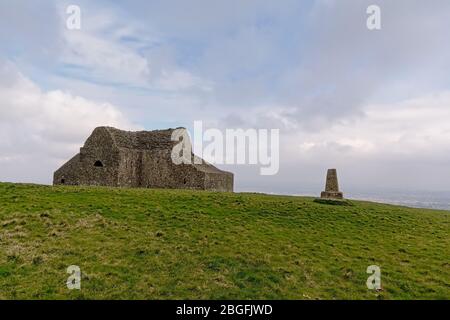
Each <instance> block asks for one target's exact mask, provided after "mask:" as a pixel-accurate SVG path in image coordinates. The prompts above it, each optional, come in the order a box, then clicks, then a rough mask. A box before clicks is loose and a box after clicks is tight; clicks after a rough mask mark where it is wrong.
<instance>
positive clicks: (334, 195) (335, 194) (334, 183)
mask: <svg viewBox="0 0 450 320" xmlns="http://www.w3.org/2000/svg"><path fill="white" fill-rule="evenodd" d="M320 197H321V198H323V199H343V198H344V194H343V193H342V192H340V191H339V184H338V178H337V173H336V169H328V172H327V182H326V185H325V191H322V193H321V194H320Z"/></svg>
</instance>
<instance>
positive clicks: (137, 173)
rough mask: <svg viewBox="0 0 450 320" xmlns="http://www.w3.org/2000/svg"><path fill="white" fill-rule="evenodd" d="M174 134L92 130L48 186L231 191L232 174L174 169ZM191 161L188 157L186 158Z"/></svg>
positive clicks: (197, 167)
mask: <svg viewBox="0 0 450 320" xmlns="http://www.w3.org/2000/svg"><path fill="white" fill-rule="evenodd" d="M174 130H176V129H167V130H155V131H139V132H128V131H122V130H119V129H115V128H111V127H98V128H96V129H95V130H94V131H93V133H92V134H91V136H90V137H89V138H88V139H87V141H86V142H85V144H84V146H83V147H82V148H80V153H79V154H77V155H76V156H74V157H73V158H72V159H71V160H69V161H68V162H67V163H66V164H64V165H63V166H62V167H61V168H60V169H58V170H57V171H56V172H55V173H54V179H53V184H54V185H90V186H110V187H130V188H174V189H199V190H214V191H230V192H232V191H233V174H232V173H230V172H226V171H222V170H219V169H217V168H216V167H214V166H212V165H211V164H209V163H206V162H205V161H204V160H201V161H200V164H195V163H193V164H174V163H173V161H172V158H171V153H172V148H173V147H174V146H175V145H176V144H177V143H180V142H179V141H173V140H172V133H173V132H174ZM192 156H193V154H192Z"/></svg>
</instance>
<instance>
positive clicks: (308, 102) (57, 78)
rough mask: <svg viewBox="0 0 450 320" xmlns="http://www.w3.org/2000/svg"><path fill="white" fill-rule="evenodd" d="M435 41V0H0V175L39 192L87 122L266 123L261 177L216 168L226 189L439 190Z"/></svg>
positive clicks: (439, 42)
mask: <svg viewBox="0 0 450 320" xmlns="http://www.w3.org/2000/svg"><path fill="white" fill-rule="evenodd" d="M70 4H74V5H78V6H79V7H80V8H81V30H69V29H67V27H66V19H67V18H68V15H67V14H66V8H67V6H68V5H70ZM371 4H376V5H378V6H379V7H380V8H381V30H373V31H370V30H368V29H367V27H366V19H367V17H368V15H367V13H366V9H367V7H368V6H369V5H371ZM449 37H450V1H448V0H430V1H423V0H396V1H392V0H390V1H387V0H386V1H381V0H378V1H377V0H370V1H365V0H352V1H350V0H339V1H338V0H318V1H312V0H310V1H299V0H296V1H293V0H292V1H291V0H284V1H275V0H272V1H264V0H245V1H243V0H226V1H225V0H223V1H222V0H189V1H185V0H178V1H174V0H165V1H151V0H150V1H138V0H128V1H102V0H99V1H75V0H74V1H68V2H66V1H45V0H41V1H29V0H15V1H12V0H0V181H13V182H34V183H45V184H50V183H51V182H52V176H53V172H54V171H55V170H56V169H57V168H58V167H59V166H60V165H62V164H63V163H64V162H65V161H67V160H68V159H70V158H71V157H72V156H73V155H74V154H76V153H77V152H78V151H79V148H80V146H81V145H82V144H83V143H84V141H85V140H86V138H87V137H88V136H89V134H90V132H91V131H92V130H93V129H94V128H95V127H96V126H100V125H111V126H115V127H118V128H121V129H130V130H133V129H146V130H153V129H161V128H169V127H179V126H184V127H187V128H192V126H193V122H194V121H195V120H203V121H204V123H205V124H207V126H209V127H217V128H222V129H224V128H266V129H271V128H279V129H280V132H281V136H280V145H281V146H280V148H281V153H280V170H279V173H278V174H277V175H274V176H260V175H259V167H251V166H250V167H249V166H233V167H226V166H225V167H224V166H222V168H225V169H227V170H230V171H233V172H234V173H235V188H236V190H237V191H244V190H245V191H264V192H273V193H288V194H296V193H304V192H320V191H321V190H322V189H323V184H324V178H325V173H326V169H327V168H331V167H335V168H337V169H338V175H339V177H340V184H341V186H342V189H343V190H344V192H345V191H346V190H368V191H370V190H383V189H385V190H391V189H392V190H394V189H398V190H405V191H414V190H429V191H439V190H441V191H450V41H449Z"/></svg>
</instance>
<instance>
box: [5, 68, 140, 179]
mask: <svg viewBox="0 0 450 320" xmlns="http://www.w3.org/2000/svg"><path fill="white" fill-rule="evenodd" d="M0 78H1V79H7V80H8V81H0V101H1V104H0V150H1V158H0V164H1V166H0V180H13V181H34V182H43V183H49V182H51V178H52V172H53V171H54V170H55V169H57V166H58V165H60V164H62V163H63V162H64V161H65V160H68V159H69V158H70V157H71V156H73V155H74V154H75V153H76V152H77V151H78V148H79V147H80V146H81V145H82V143H83V142H84V140H85V139H86V138H87V137H88V135H89V134H90V132H91V131H92V130H93V129H94V128H95V127H97V126H103V125H109V126H115V127H120V128H122V129H133V128H136V126H134V125H133V124H132V123H130V122H129V121H128V120H127V119H126V118H125V116H124V115H123V114H122V113H121V112H120V111H119V109H118V107H116V106H113V105H111V104H109V103H101V102H95V101H90V100H87V99H85V98H83V97H79V96H74V95H72V94H71V93H69V92H63V91H60V90H55V91H48V92H46V91H43V90H41V88H39V87H38V86H37V85H36V84H35V83H33V82H32V81H31V80H29V79H27V78H26V77H25V76H23V75H22V74H21V73H20V72H18V70H17V69H16V68H15V66H14V65H13V64H12V63H9V62H7V63H0ZM21 178H22V180H21Z"/></svg>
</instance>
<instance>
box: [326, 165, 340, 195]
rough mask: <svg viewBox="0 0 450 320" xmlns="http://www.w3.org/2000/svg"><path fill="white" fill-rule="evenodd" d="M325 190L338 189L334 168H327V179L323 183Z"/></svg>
mask: <svg viewBox="0 0 450 320" xmlns="http://www.w3.org/2000/svg"><path fill="white" fill-rule="evenodd" d="M325 191H327V192H337V191H339V184H338V178H337V172H336V169H328V171H327V181H326V184H325Z"/></svg>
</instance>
